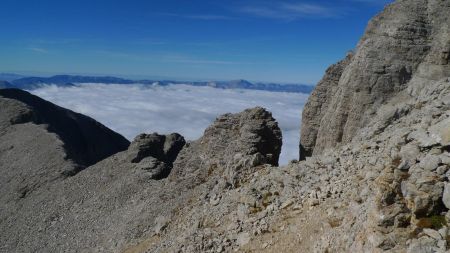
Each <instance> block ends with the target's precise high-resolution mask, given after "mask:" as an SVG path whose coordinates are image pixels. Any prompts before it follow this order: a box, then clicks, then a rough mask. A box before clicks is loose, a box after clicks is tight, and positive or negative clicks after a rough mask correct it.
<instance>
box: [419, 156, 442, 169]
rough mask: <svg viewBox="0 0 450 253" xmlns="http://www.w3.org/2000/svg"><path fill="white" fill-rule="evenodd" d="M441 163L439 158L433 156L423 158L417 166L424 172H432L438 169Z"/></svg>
mask: <svg viewBox="0 0 450 253" xmlns="http://www.w3.org/2000/svg"><path fill="white" fill-rule="evenodd" d="M441 162H442V160H441V158H439V157H438V156H435V155H427V156H425V157H424V158H423V159H422V160H421V161H420V163H419V166H420V167H421V168H423V169H424V170H428V171H433V170H435V169H437V168H438V167H439V164H440V163H441Z"/></svg>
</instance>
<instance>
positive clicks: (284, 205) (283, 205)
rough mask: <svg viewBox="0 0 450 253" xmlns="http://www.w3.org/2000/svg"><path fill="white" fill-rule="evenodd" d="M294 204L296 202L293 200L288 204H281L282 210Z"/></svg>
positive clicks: (287, 202) (289, 200) (288, 201)
mask: <svg viewBox="0 0 450 253" xmlns="http://www.w3.org/2000/svg"><path fill="white" fill-rule="evenodd" d="M292 204H294V200H293V199H288V200H287V201H286V202H284V203H283V204H281V206H280V209H286V208H288V207H289V206H291V205H292Z"/></svg>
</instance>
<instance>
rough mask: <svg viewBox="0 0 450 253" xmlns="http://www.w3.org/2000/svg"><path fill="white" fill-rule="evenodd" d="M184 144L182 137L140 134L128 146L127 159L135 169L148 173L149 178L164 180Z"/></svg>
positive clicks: (176, 135)
mask: <svg viewBox="0 0 450 253" xmlns="http://www.w3.org/2000/svg"><path fill="white" fill-rule="evenodd" d="M185 144H186V141H185V140H184V138H183V136H181V135H179V134H177V133H173V134H169V135H159V134H157V133H153V134H140V135H138V136H137V137H136V138H135V139H134V141H133V142H132V143H131V144H130V147H129V148H128V150H127V157H128V160H129V161H130V162H131V163H135V164H137V166H136V167H137V168H139V169H142V170H145V171H147V172H150V178H152V179H162V178H166V177H167V176H168V175H169V174H170V171H171V169H172V164H173V162H174V161H175V159H176V157H177V155H178V153H179V152H180V150H181V149H182V148H183V146H184V145H185Z"/></svg>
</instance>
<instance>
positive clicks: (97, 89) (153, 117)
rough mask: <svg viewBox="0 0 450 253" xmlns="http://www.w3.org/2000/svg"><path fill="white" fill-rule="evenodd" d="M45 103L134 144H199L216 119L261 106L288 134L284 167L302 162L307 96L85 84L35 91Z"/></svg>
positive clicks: (192, 88)
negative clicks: (147, 138) (154, 138)
mask: <svg viewBox="0 0 450 253" xmlns="http://www.w3.org/2000/svg"><path fill="white" fill-rule="evenodd" d="M31 92H32V93H34V94H35V95H38V96H40V97H42V98H44V99H46V100H49V101H51V102H53V103H55V104H57V105H60V106H62V107H65V108H68V109H71V110H73V111H76V112H79V113H83V114H86V115H88V116H90V117H92V118H94V119H96V120H98V121H100V122H101V123H102V124H104V125H106V126H108V127H109V128H111V129H113V130H114V131H116V132H118V133H121V134H122V135H124V136H125V137H126V138H128V139H130V140H132V139H133V138H134V137H135V136H136V135H138V134H140V133H144V132H145V133H152V132H158V133H161V134H167V133H172V132H178V133H180V134H181V135H183V136H184V137H185V138H186V139H188V140H195V139H198V138H199V137H200V136H201V135H202V134H203V131H204V130H205V129H206V127H208V126H209V125H210V124H211V123H212V122H213V121H214V120H215V118H216V117H217V116H219V115H221V114H224V113H227V112H231V113H236V112H240V111H242V110H244V109H246V108H250V107H255V106H262V107H264V108H267V109H268V110H269V111H271V112H272V114H273V116H274V118H275V119H276V120H277V121H278V123H279V124H280V127H281V129H282V131H283V149H282V154H281V158H280V163H281V164H287V163H288V161H290V160H292V159H297V158H298V142H299V138H300V134H299V130H300V120H301V110H302V108H303V105H304V103H305V101H306V99H307V97H308V95H306V94H299V93H280V92H268V91H252V90H222V89H215V88H211V87H194V86H188V85H173V86H167V87H161V86H152V87H148V86H147V87H144V86H141V85H110V84H82V85H77V86H75V87H56V86H45V87H43V88H40V89H36V90H33V91H31Z"/></svg>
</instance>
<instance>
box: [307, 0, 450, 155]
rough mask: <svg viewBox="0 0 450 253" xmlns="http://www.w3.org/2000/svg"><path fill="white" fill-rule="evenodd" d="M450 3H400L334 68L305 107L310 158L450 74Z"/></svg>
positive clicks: (373, 22)
mask: <svg viewBox="0 0 450 253" xmlns="http://www.w3.org/2000/svg"><path fill="white" fill-rule="evenodd" d="M449 11H450V3H449V2H448V1H440V0H399V1H396V2H395V3H393V4H391V5H389V6H388V7H386V9H385V10H384V11H383V12H382V13H381V14H379V15H378V16H376V17H375V18H374V19H372V20H371V21H370V23H369V25H368V27H367V29H366V32H365V34H364V36H363V38H362V39H361V41H360V42H359V44H358V46H357V48H356V50H355V52H354V53H352V54H351V55H349V56H347V58H346V59H345V60H343V61H341V62H340V63H338V64H336V65H334V66H332V67H331V68H330V69H329V70H328V71H327V73H326V75H325V77H324V79H323V80H322V81H321V82H320V83H319V84H318V86H317V88H316V90H315V91H314V92H313V94H312V96H311V97H310V99H309V101H308V103H307V104H306V106H305V110H304V112H303V118H302V128H301V142H300V147H301V151H302V152H303V154H301V155H300V156H301V158H304V157H305V156H311V155H312V154H320V153H322V152H323V150H324V149H326V148H332V147H335V146H336V145H338V144H340V143H347V142H349V141H350V140H351V139H352V138H353V136H354V135H355V133H356V132H357V131H358V130H359V129H360V128H361V127H364V126H366V125H367V124H368V122H370V119H371V117H373V116H374V115H375V114H376V111H377V110H378V108H379V107H380V106H381V105H382V104H384V103H386V101H388V100H389V99H390V98H392V97H394V96H396V95H397V94H399V93H400V92H401V91H403V90H405V89H406V88H407V87H412V86H417V85H426V81H427V80H433V81H435V80H439V79H440V78H443V77H446V76H448V75H449V74H450V65H449V51H450V49H449V48H450V44H449V43H450V40H449V25H450V21H449V17H448V15H447V14H446V13H448V12H449Z"/></svg>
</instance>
